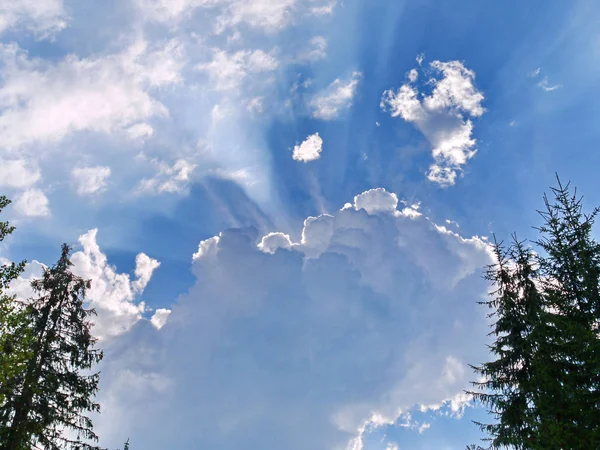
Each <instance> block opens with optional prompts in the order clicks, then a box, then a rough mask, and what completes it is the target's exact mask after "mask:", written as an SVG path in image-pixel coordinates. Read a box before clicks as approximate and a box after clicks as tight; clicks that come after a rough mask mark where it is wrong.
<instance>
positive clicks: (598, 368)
mask: <svg viewBox="0 0 600 450" xmlns="http://www.w3.org/2000/svg"><path fill="white" fill-rule="evenodd" d="M552 194H553V197H554V198H553V201H552V202H551V201H550V200H549V199H548V198H547V197H546V196H544V203H545V210H543V211H540V214H541V216H542V218H543V219H544V224H543V225H542V226H541V227H539V228H538V229H537V230H538V231H539V233H540V238H539V239H538V240H537V241H536V242H534V244H536V245H537V246H538V247H539V249H540V251H539V255H538V254H536V253H535V252H534V251H533V250H531V249H530V248H528V247H526V246H525V244H524V243H523V242H520V241H518V240H517V239H516V238H513V242H512V244H511V245H510V246H509V247H508V248H504V247H503V246H502V245H501V244H498V243H496V245H495V253H496V263H495V264H494V265H492V266H490V267H489V268H488V271H487V273H486V278H487V279H488V280H489V281H490V282H491V283H492V284H493V285H495V287H496V290H495V291H494V292H493V293H492V295H491V299H490V300H489V301H487V302H484V303H485V304H486V305H487V306H488V307H489V308H490V309H491V310H492V312H491V314H490V316H491V317H493V318H494V319H495V322H494V324H493V325H492V332H491V333H490V334H491V335H492V336H494V338H495V341H494V342H493V343H492V344H491V345H490V352H491V354H492V355H493V357H494V358H495V359H494V360H493V361H490V362H487V363H484V364H481V365H479V366H471V367H472V368H473V369H474V370H475V371H476V372H477V373H478V374H479V375H480V377H481V380H480V381H477V382H474V383H473V385H474V386H475V387H477V390H476V391H475V392H471V394H473V395H474V397H475V398H476V399H477V400H479V401H481V402H482V403H483V404H485V405H486V406H487V407H488V409H489V411H490V413H492V415H493V416H494V418H495V419H496V422H495V423H492V424H481V423H479V424H478V425H479V426H480V427H481V429H482V430H483V431H485V432H487V433H488V434H489V436H490V437H489V439H488V440H489V441H490V443H491V447H492V448H516V449H564V450H566V449H589V448H600V337H599V336H600V335H599V331H600V330H599V328H600V327H599V324H600V293H599V284H600V245H599V244H598V243H597V242H596V241H595V240H594V239H593V238H592V228H593V225H594V219H595V216H596V214H597V212H598V210H597V209H595V210H594V211H593V212H592V213H591V214H589V215H586V214H584V213H583V209H582V200H581V198H579V197H577V193H576V191H574V192H573V193H571V192H570V190H569V184H567V185H563V184H561V182H560V180H558V187H557V188H553V189H552Z"/></svg>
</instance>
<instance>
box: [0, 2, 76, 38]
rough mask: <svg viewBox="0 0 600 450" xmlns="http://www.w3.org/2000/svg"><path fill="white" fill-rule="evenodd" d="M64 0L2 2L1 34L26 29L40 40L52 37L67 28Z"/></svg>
mask: <svg viewBox="0 0 600 450" xmlns="http://www.w3.org/2000/svg"><path fill="white" fill-rule="evenodd" d="M67 19H68V18H67V15H66V13H65V9H64V5H63V2H62V0H2V1H0V34H1V33H4V32H6V31H7V30H9V29H11V28H24V29H26V30H27V31H29V32H31V33H33V34H34V35H35V36H36V37H37V38H38V39H43V38H48V37H52V36H53V35H54V34H56V33H58V32H59V31H61V30H62V29H64V28H65V27H66V26H67Z"/></svg>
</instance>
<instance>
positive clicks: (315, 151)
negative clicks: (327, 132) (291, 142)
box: [292, 133, 323, 163]
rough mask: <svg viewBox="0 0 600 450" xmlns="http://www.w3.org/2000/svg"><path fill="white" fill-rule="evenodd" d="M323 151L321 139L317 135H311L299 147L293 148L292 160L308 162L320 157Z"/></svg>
mask: <svg viewBox="0 0 600 450" xmlns="http://www.w3.org/2000/svg"><path fill="white" fill-rule="evenodd" d="M322 150H323V139H322V138H321V136H319V133H315V134H311V135H310V136H308V137H307V138H306V139H305V140H304V141H303V142H302V143H301V144H300V145H295V146H294V152H293V154H292V158H294V160H295V161H302V162H305V163H306V162H309V161H315V160H317V159H319V158H320V157H321V151H322Z"/></svg>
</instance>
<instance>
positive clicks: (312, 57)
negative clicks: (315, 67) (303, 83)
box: [300, 36, 327, 61]
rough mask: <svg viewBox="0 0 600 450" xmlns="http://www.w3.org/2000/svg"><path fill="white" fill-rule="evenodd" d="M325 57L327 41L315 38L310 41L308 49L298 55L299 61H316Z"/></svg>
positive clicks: (318, 37)
mask: <svg viewBox="0 0 600 450" xmlns="http://www.w3.org/2000/svg"><path fill="white" fill-rule="evenodd" d="M326 57H327V39H325V38H324V37H323V36H315V37H313V38H312V39H311V40H310V49H309V50H306V51H305V52H303V53H301V54H300V60H305V61H318V60H320V59H325V58H326Z"/></svg>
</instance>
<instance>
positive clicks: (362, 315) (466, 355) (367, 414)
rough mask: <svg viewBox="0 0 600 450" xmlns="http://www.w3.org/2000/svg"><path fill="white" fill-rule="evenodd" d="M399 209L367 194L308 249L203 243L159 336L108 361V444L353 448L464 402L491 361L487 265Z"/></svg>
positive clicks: (477, 253) (254, 238)
mask: <svg viewBox="0 0 600 450" xmlns="http://www.w3.org/2000/svg"><path fill="white" fill-rule="evenodd" d="M398 204H399V201H398V198H397V196H396V195H394V194H391V193H389V192H387V191H385V190H384V189H376V190H372V191H368V192H365V193H363V194H361V195H358V196H357V197H356V199H355V202H354V204H352V205H350V206H351V207H345V208H343V209H342V210H340V211H338V212H336V213H335V214H333V215H322V216H319V217H312V218H309V219H307V220H306V222H305V225H304V230H303V232H302V239H301V241H300V242H293V241H292V240H291V239H290V237H289V236H287V235H285V234H282V233H271V234H269V235H267V236H265V237H263V238H262V239H259V237H258V235H257V232H256V230H254V229H231V230H227V231H224V232H222V233H221V234H220V235H219V236H215V237H213V238H210V239H207V240H204V241H202V242H201V243H200V245H199V248H198V252H197V253H196V254H195V255H194V267H193V271H194V274H195V276H196V278H197V282H196V284H195V286H194V287H192V288H191V290H190V291H189V293H188V294H186V295H184V296H182V297H181V298H180V299H179V301H178V302H177V304H175V305H174V306H173V308H172V313H171V314H170V316H169V321H168V323H167V324H166V325H165V326H164V327H163V328H162V330H161V332H160V334H158V333H153V334H150V335H149V334H148V333H150V329H142V328H138V329H137V332H134V333H130V334H128V335H125V336H123V339H124V341H123V342H122V343H121V344H120V345H119V348H120V350H119V352H118V354H114V355H113V358H112V359H111V361H106V363H107V366H106V367H105V368H104V369H103V375H104V379H103V383H104V385H103V388H102V390H101V396H103V397H102V401H103V408H104V409H103V415H102V416H100V418H99V422H98V424H99V427H98V431H99V434H100V436H103V437H105V438H106V439H107V441H106V442H105V443H104V445H112V446H115V445H117V444H118V443H119V442H120V440H121V438H122V435H123V433H125V431H127V433H129V434H128V435H130V436H131V438H132V440H133V441H135V442H136V444H137V445H139V446H140V447H143V448H164V447H174V448H190V447H192V446H193V447H199V446H201V447H206V448H221V449H224V450H227V449H232V450H233V449H238V448H239V447H240V443H241V442H243V443H244V446H245V447H248V448H265V449H280V448H286V449H288V450H300V449H302V450H304V449H306V448H315V449H316V448H319V449H320V448H323V449H325V448H327V449H331V448H344V447H345V446H346V445H349V444H352V445H354V444H356V445H358V444H357V443H360V439H361V435H362V434H363V433H366V431H365V430H367V429H369V427H367V426H366V424H369V423H371V424H374V426H376V425H378V424H385V423H392V422H394V421H395V420H396V418H397V417H398V416H399V415H400V411H401V410H409V409H410V408H411V407H412V406H413V405H439V404H441V403H444V402H451V401H455V402H458V401H459V400H457V399H458V397H457V396H460V394H461V393H462V390H463V389H465V388H468V387H469V381H470V380H471V378H472V376H471V372H470V371H469V370H468V367H467V366H466V364H467V363H470V362H473V361H479V360H480V359H481V358H482V357H483V355H485V352H486V349H485V343H483V342H481V340H480V337H481V336H482V335H485V333H486V329H487V324H486V321H485V316H484V314H485V312H484V311H482V310H481V309H480V308H479V307H478V305H477V304H476V301H477V300H480V299H482V298H484V296H485V295H486V292H487V289H486V285H485V282H484V281H483V280H482V279H481V273H480V268H481V267H482V266H484V265H485V264H486V263H488V262H489V261H490V251H489V248H488V245H487V244H486V243H485V241H483V240H481V239H479V238H477V237H473V238H463V237H461V236H459V235H458V234H455V233H452V232H448V231H447V230H445V229H444V228H443V227H436V225H435V224H434V223H432V222H431V221H429V220H428V219H427V218H425V217H424V216H422V215H407V214H405V213H403V212H402V211H399V210H398V209H397V205H398ZM157 313H158V311H157ZM161 317H162V313H161V315H158V316H156V319H155V320H154V321H155V322H158V321H159V320H160V319H161ZM159 325H160V324H159ZM190 343H193V345H189V344H190ZM134 380H135V381H134ZM149 380H153V382H151V383H150V382H149ZM132 385H136V386H138V388H136V389H135V390H132V389H131V386H132ZM460 398H462V397H460ZM460 401H464V400H460ZM149 410H151V411H152V412H153V413H152V414H144V413H143V412H144V411H149ZM375 413H376V414H375ZM115 418H117V419H115ZM187 418H190V419H189V420H190V421H192V420H193V423H194V427H188V426H187V425H186V424H187V422H186V421H187V420H188V419H187ZM191 418H193V419H191ZM190 423H192V422H190ZM164 429H171V430H178V431H177V432H173V433H162V432H158V430H164ZM186 430H190V432H189V433H188V432H187V431H186ZM191 430H193V433H192V432H191ZM306 430H311V432H310V433H306ZM415 432H416V431H415ZM265 433H268V435H269V439H268V441H265ZM354 448H357V449H359V448H361V447H360V446H355V447H354Z"/></svg>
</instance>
